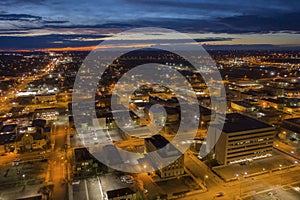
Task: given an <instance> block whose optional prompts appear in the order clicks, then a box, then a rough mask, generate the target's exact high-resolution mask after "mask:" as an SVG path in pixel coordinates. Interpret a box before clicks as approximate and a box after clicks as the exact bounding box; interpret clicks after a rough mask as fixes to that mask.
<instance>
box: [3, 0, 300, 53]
mask: <svg viewBox="0 0 300 200" xmlns="http://www.w3.org/2000/svg"><path fill="white" fill-rule="evenodd" d="M299 21H300V2H299V1H298V0H295V1H283V0H275V1H258V0H253V1H249V2H248V1H247V2H246V1H241V0H237V1H224V0H223V1H221V0H212V1H203V0H187V1H179V0H161V1H159V0H152V1H150V0H139V1H135V0H114V1H111V0H102V1H98V0H91V1H83V0H77V1H76V0H75V1H70V0H66V1H50V0H30V1H22V0H2V1H1V2H0V42H1V47H0V48H1V49H5V48H15V45H13V44H12V45H10V43H11V41H19V40H20V39H18V38H24V37H27V39H25V40H24V42H22V41H21V40H20V42H21V43H20V48H21V46H22V47H24V48H26V47H28V48H31V46H32V45H30V40H32V41H34V42H37V41H38V45H37V46H39V47H37V48H42V47H43V46H44V47H52V45H53V44H56V45H58V44H59V46H64V45H65V46H76V45H78V44H79V43H80V44H81V45H91V44H92V43H93V42H94V43H95V41H93V42H91V41H81V42H79V41H76V40H68V39H69V38H68V37H73V36H69V35H76V37H78V35H81V34H82V37H86V34H87V32H88V31H86V30H88V29H90V30H91V29H97V30H99V29H102V31H100V33H96V32H93V31H90V32H91V33H90V35H92V37H94V36H95V35H103V34H111V33H113V32H118V31H121V30H124V29H128V28H134V27H145V26H146V27H149V26H154V27H164V28H170V29H175V30H178V31H182V32H186V33H200V34H203V33H214V34H216V36H213V37H214V38H230V39H227V41H231V40H233V39H234V37H232V36H224V34H270V33H271V34H276V33H287V34H299V33H300V25H299ZM49 29H50V30H51V31H50V32H49ZM53 30H61V32H60V33H61V34H57V33H56V32H55V31H54V32H53ZM47 32H48V33H47ZM218 34H220V35H219V36H218ZM45 35H48V36H45ZM55 37H56V38H55ZM74 37H75V36H74ZM44 39H47V41H44ZM199 39H200V40H201V39H203V41H205V40H206V39H205V38H199ZM280 39H281V40H282V41H281V42H278V43H282V44H285V43H286V44H290V43H292V42H291V41H286V42H285V41H284V40H285V39H287V38H283V37H281V38H280ZM212 41H219V40H212ZM221 41H224V40H221ZM97 42H99V41H97ZM295 42H296V41H295ZM63 44H64V45H63ZM28 45H29V46H28Z"/></svg>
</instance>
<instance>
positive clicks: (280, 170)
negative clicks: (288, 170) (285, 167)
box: [279, 164, 282, 186]
mask: <svg viewBox="0 0 300 200" xmlns="http://www.w3.org/2000/svg"><path fill="white" fill-rule="evenodd" d="M281 167H282V165H281V164H280V165H279V170H280V172H281V173H280V186H282V170H281Z"/></svg>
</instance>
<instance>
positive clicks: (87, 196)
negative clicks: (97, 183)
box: [84, 179, 90, 200]
mask: <svg viewBox="0 0 300 200" xmlns="http://www.w3.org/2000/svg"><path fill="white" fill-rule="evenodd" d="M84 187H85V194H86V199H87V200H90V198H89V192H88V187H87V183H86V179H84Z"/></svg>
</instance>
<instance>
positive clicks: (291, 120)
mask: <svg viewBox="0 0 300 200" xmlns="http://www.w3.org/2000/svg"><path fill="white" fill-rule="evenodd" d="M284 121H287V122H291V123H294V124H297V125H300V117H297V118H290V119H285V120H284Z"/></svg>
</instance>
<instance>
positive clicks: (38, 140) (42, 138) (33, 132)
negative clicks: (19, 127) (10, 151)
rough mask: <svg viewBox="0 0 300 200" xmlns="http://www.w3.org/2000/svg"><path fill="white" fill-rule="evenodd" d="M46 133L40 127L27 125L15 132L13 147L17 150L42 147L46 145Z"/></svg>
mask: <svg viewBox="0 0 300 200" xmlns="http://www.w3.org/2000/svg"><path fill="white" fill-rule="evenodd" d="M47 138H48V137H47V135H45V134H44V132H43V129H42V128H36V127H27V128H26V129H23V131H22V132H20V133H18V134H17V137H16V140H15V148H16V151H17V152H20V151H21V152H23V151H27V150H34V149H43V148H45V147H46V145H47Z"/></svg>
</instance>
